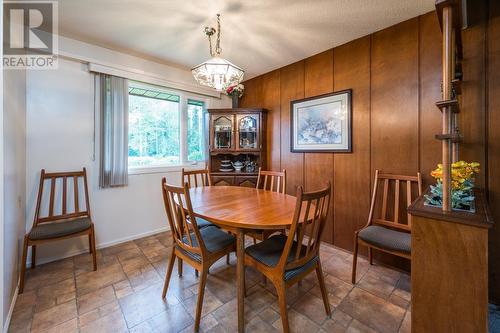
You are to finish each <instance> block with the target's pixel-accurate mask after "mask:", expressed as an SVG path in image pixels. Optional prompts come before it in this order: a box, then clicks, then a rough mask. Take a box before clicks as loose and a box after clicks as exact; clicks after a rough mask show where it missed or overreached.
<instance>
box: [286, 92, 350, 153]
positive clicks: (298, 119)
mask: <svg viewBox="0 0 500 333" xmlns="http://www.w3.org/2000/svg"><path fill="white" fill-rule="evenodd" d="M290 151H291V152H292V153H322V152H323V153H350V152H352V90H351V89H346V90H342V91H337V92H333V93H329V94H323V95H318V96H314V97H308V98H303V99H299V100H294V101H291V102H290Z"/></svg>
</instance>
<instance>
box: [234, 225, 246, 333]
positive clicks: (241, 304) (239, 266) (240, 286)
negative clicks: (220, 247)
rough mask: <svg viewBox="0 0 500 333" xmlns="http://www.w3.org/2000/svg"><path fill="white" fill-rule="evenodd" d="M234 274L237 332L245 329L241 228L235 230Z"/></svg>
mask: <svg viewBox="0 0 500 333" xmlns="http://www.w3.org/2000/svg"><path fill="white" fill-rule="evenodd" d="M236 255H237V256H238V259H237V263H236V276H237V280H238V282H237V288H238V332H239V333H243V332H244V331H245V316H244V315H245V303H244V302H245V257H244V256H245V233H244V232H243V230H242V229H239V230H238V231H237V239H236Z"/></svg>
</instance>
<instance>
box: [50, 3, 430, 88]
mask: <svg viewBox="0 0 500 333" xmlns="http://www.w3.org/2000/svg"><path fill="white" fill-rule="evenodd" d="M434 2H435V1H434V0H302V1H300V0H182V1H181V0H84V1H83V0H60V1H59V33H60V34H61V35H63V36H66V37H71V38H74V39H78V40H82V41H85V42H89V43H93V44H97V45H99V46H103V47H107V48H110V49H115V50H119V51H124V52H126V53H131V54H134V55H138V56H141V57H145V58H148V59H151V60H154V61H157V62H161V63H167V64H170V65H176V66H180V67H184V68H191V67H193V66H195V65H197V64H199V63H201V62H203V61H205V60H207V59H208V58H209V52H208V42H207V39H206V36H205V35H204V33H203V29H204V27H205V26H207V25H212V26H215V15H216V14H217V13H220V14H221V21H222V35H221V39H222V41H221V46H222V49H223V54H222V55H223V57H224V58H226V59H227V60H229V61H231V62H233V63H234V64H235V65H237V66H240V67H242V68H243V69H245V71H246V77H245V78H250V77H253V76H256V75H260V74H263V73H266V72H268V71H271V70H273V69H276V68H279V67H282V66H284V65H287V64H290V63H292V62H295V61H298V60H300V59H303V58H306V57H309V56H311V55H313V54H316V53H319V52H321V51H325V50H327V49H330V48H332V47H335V46H337V45H341V44H344V43H346V42H348V41H351V40H354V39H356V38H359V37H362V36H365V35H367V34H370V33H372V32H375V31H378V30H381V29H383V28H386V27H389V26H391V25H394V24H396V23H398V22H402V21H404V20H407V19H409V18H412V17H415V16H418V15H421V14H424V13H427V12H429V11H431V10H433V9H434Z"/></svg>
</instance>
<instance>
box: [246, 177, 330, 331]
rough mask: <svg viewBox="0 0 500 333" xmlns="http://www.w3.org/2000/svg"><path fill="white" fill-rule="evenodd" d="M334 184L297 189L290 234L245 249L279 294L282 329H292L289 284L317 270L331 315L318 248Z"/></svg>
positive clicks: (251, 262) (248, 259) (248, 260)
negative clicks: (288, 307) (306, 189)
mask: <svg viewBox="0 0 500 333" xmlns="http://www.w3.org/2000/svg"><path fill="white" fill-rule="evenodd" d="M330 194H331V185H330V183H328V185H327V187H325V188H324V189H322V190H319V191H316V192H308V193H304V192H303V190H302V187H300V186H299V188H298V189H297V203H296V206H295V212H294V216H293V220H292V224H291V227H290V230H289V232H288V236H287V235H284V234H279V235H274V236H271V237H269V238H267V239H265V240H263V241H262V242H260V243H257V244H254V245H251V246H249V247H247V248H246V249H245V265H246V266H250V267H253V268H254V269H256V270H258V271H259V272H261V273H262V274H264V276H265V277H266V278H267V279H269V280H270V281H271V282H272V283H273V285H274V287H275V288H276V292H277V294H278V302H279V307H280V314H281V321H282V324H283V331H284V332H289V331H290V327H289V323H288V312H287V303H286V288H288V287H289V286H291V285H293V284H295V283H298V282H299V281H301V280H302V279H304V278H305V277H306V276H307V275H308V274H309V273H311V272H313V271H316V275H317V277H318V280H319V286H320V289H321V294H322V297H323V303H324V306H325V311H326V314H327V315H328V316H330V315H331V310H330V303H329V301H328V293H327V290H326V287H325V282H324V277H323V270H322V268H321V260H320V253H319V248H320V244H321V235H322V233H323V230H324V227H325V223H326V218H327V216H328V209H329V205H330Z"/></svg>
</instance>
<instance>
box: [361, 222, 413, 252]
mask: <svg viewBox="0 0 500 333" xmlns="http://www.w3.org/2000/svg"><path fill="white" fill-rule="evenodd" d="M358 236H359V238H361V239H362V240H364V241H365V242H366V243H368V244H371V245H374V246H376V247H379V248H382V249H387V250H390V251H397V252H403V253H408V254H409V253H411V235H410V234H409V233H407V232H402V231H396V230H392V229H389V228H384V227H381V226H378V225H371V226H368V227H366V228H364V229H362V230H361V231H360V232H359V234H358Z"/></svg>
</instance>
